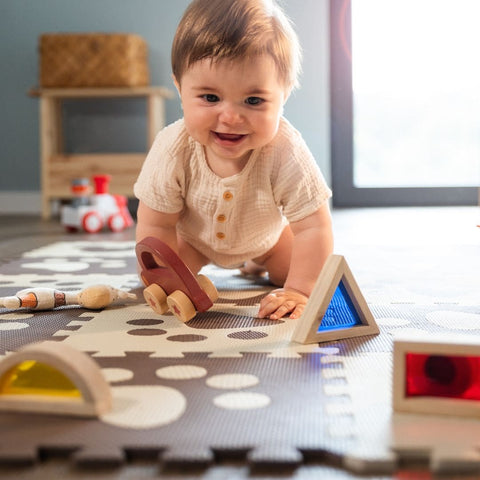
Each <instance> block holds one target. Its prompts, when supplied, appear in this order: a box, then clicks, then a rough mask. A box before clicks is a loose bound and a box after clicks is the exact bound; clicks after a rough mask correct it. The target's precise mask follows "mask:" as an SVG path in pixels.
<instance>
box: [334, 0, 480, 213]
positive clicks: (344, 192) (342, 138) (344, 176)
mask: <svg viewBox="0 0 480 480" xmlns="http://www.w3.org/2000/svg"><path fill="white" fill-rule="evenodd" d="M360 1H361V0H360ZM351 18H352V16H351V0H330V86H331V87H330V102H331V103H330V107H331V138H330V141H331V146H330V148H331V164H332V167H331V168H332V188H333V206H335V207H386V206H389V207H391V206H449V205H477V204H478V202H479V199H480V189H479V188H478V187H471V186H468V187H467V186H465V187H379V188H367V187H357V186H355V184H354V145H353V141H354V125H353V88H352V61H351V55H352V53H351V52H352V48H351V45H352V38H351V31H352V28H351V26H352V23H351V21H352V20H351ZM479 161H480V160H479Z"/></svg>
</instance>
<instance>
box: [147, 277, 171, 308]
mask: <svg viewBox="0 0 480 480" xmlns="http://www.w3.org/2000/svg"><path fill="white" fill-rule="evenodd" d="M143 297H144V298H145V301H146V302H147V303H148V304H149V305H150V307H152V310H153V311H154V312H156V313H158V314H159V315H162V314H164V313H165V312H166V311H167V310H168V304H167V294H166V293H165V291H164V290H163V288H162V287H160V285H157V284H156V283H152V284H151V285H150V286H148V287H147V288H146V289H145V290H144V291H143Z"/></svg>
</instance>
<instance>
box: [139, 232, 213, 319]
mask: <svg viewBox="0 0 480 480" xmlns="http://www.w3.org/2000/svg"><path fill="white" fill-rule="evenodd" d="M135 252H136V254H137V259H138V263H139V265H140V269H141V272H140V276H141V278H142V280H143V282H144V283H145V285H146V286H147V288H145V290H144V292H143V296H144V297H145V300H146V301H147V303H148V304H149V305H150V306H151V307H152V309H153V310H154V311H155V312H156V313H159V314H160V315H161V314H163V313H165V312H166V311H167V310H170V311H171V312H172V313H173V314H174V315H175V316H176V317H177V318H178V319H179V320H180V321H182V322H188V321H189V320H191V319H192V318H193V317H194V316H195V315H196V314H197V311H198V312H204V311H205V310H208V309H209V308H210V307H211V306H212V305H213V302H215V300H216V299H217V298H218V292H217V289H216V288H215V285H214V284H213V283H212V282H211V281H210V280H209V278H207V277H206V276H205V275H197V276H195V275H194V274H193V273H192V272H191V270H190V269H189V268H188V267H187V266H186V265H185V263H183V261H182V260H181V259H180V257H179V256H178V255H177V254H176V253H175V252H174V251H173V250H172V249H171V248H170V247H169V246H168V245H167V244H165V243H164V242H162V241H161V240H159V239H157V238H154V237H147V238H144V239H143V240H141V241H140V242H138V243H137V246H136V247H135Z"/></svg>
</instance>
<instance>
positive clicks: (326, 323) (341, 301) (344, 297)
mask: <svg viewBox="0 0 480 480" xmlns="http://www.w3.org/2000/svg"><path fill="white" fill-rule="evenodd" d="M358 325H362V320H361V319H360V316H359V315H358V313H357V310H356V309H355V306H354V305H353V302H352V300H351V299H350V296H349V295H348V292H347V289H346V288H345V285H344V284H343V281H341V282H340V283H339V284H338V287H337V289H336V290H335V293H334V294H333V297H332V300H331V301H330V305H329V306H328V308H327V311H326V312H325V315H324V316H323V318H322V321H321V322H320V325H319V327H318V330H317V332H325V331H328V330H336V329H340V328H351V327H356V326H358Z"/></svg>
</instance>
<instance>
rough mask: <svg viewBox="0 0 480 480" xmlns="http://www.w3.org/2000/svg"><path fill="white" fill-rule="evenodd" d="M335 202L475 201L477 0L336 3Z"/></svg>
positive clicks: (479, 135) (478, 176)
mask: <svg viewBox="0 0 480 480" xmlns="http://www.w3.org/2000/svg"><path fill="white" fill-rule="evenodd" d="M330 16H331V19H330V20H331V91H332V183H333V188H334V204H335V205H336V206H376V205H378V206H381V205H459V204H475V203H476V202H477V198H478V186H479V185H480V62H478V61H477V60H476V59H477V57H478V53H477V52H476V49H478V45H480V30H479V29H478V28H477V27H476V24H475V22H476V21H477V20H478V18H480V2H478V0H331V1H330Z"/></svg>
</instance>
